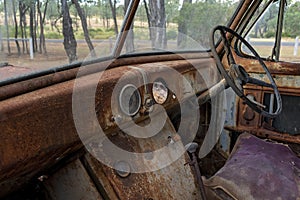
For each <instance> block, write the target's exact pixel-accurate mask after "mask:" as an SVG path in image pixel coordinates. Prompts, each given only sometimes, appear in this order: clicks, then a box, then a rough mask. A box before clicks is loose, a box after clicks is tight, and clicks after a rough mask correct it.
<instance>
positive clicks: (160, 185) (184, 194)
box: [88, 122, 200, 200]
mask: <svg viewBox="0 0 300 200" xmlns="http://www.w3.org/2000/svg"><path fill="white" fill-rule="evenodd" d="M140 125H141V124H140ZM170 136H171V137H172V138H174V139H172V142H170ZM109 140H111V141H112V142H113V143H114V144H115V145H117V146H119V147H120V148H122V149H124V150H126V151H130V152H141V153H142V152H151V151H153V153H152V154H147V155H145V157H144V159H143V160H139V161H137V160H135V159H132V160H131V161H130V162H129V161H128V160H127V161H126V160H119V161H120V162H121V161H122V162H123V163H126V164H127V165H128V166H129V169H130V170H129V172H128V173H119V172H118V171H116V170H115V169H113V168H112V167H108V166H106V165H103V164H101V163H100V162H97V161H95V159H91V158H90V159H88V160H89V164H91V166H93V167H92V168H93V169H94V174H95V175H96V176H97V177H98V178H99V179H102V180H100V182H102V183H103V185H106V186H104V188H106V189H107V190H106V192H107V194H108V196H109V197H111V198H113V197H115V195H116V196H117V197H118V198H119V199H130V200H131V199H200V194H199V190H198V187H197V184H196V183H195V179H194V175H193V171H192V170H191V167H190V166H189V165H186V163H187V162H188V161H189V158H188V156H187V154H186V153H184V154H183V155H182V156H180V157H179V158H178V159H177V160H175V161H174V162H172V163H171V164H170V165H169V166H166V167H162V168H161V169H159V170H155V171H149V172H143V173H135V172H134V169H135V168H136V167H137V166H148V167H149V170H151V169H150V168H151V166H159V165H161V163H156V161H157V159H156V157H159V155H157V154H156V152H155V151H154V150H155V149H159V148H162V147H163V146H165V145H170V149H172V147H171V146H172V145H174V148H177V147H176V145H182V143H181V140H180V137H179V136H178V135H177V133H176V132H175V131H174V129H173V128H172V125H171V124H170V122H167V124H166V125H165V126H164V128H163V129H162V131H160V132H159V133H158V134H157V135H155V136H154V137H152V138H147V139H146V140H145V139H136V138H133V137H129V136H126V135H125V134H124V133H122V132H121V131H118V132H116V133H114V134H113V135H111V136H109ZM101 143H102V145H101V144H98V143H97V140H96V139H93V140H92V141H91V143H90V145H91V146H93V147H94V148H93V155H96V156H97V155H100V154H101V155H102V153H101V152H102V151H103V149H102V148H101V149H99V147H100V146H105V144H104V143H105V140H102V141H101ZM182 148H183V147H181V148H180V149H182ZM174 151H175V153H176V152H178V153H180V151H178V149H174ZM174 155H175V154H174V152H170V153H169V156H170V157H172V156H174ZM108 156H109V155H108ZM111 156H113V155H111ZM107 159H110V158H107ZM120 159H121V158H120ZM124 159H125V158H124ZM166 159H169V158H166ZM93 160H94V161H93ZM91 161H92V162H91ZM117 163H118V162H117ZM145 164H146V165H145ZM112 165H113V163H112ZM97 166H98V167H97ZM99 168H101V169H102V170H101V171H99V170H95V169H99ZM145 170H147V169H145ZM102 172H104V174H105V177H103V174H102ZM107 180H108V181H109V183H107Z"/></svg>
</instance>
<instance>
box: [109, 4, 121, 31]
mask: <svg viewBox="0 0 300 200" xmlns="http://www.w3.org/2000/svg"><path fill="white" fill-rule="evenodd" d="M113 1H114V2H112V0H109V5H110V8H111V13H112V17H113V20H114V27H115V33H116V35H118V33H119V30H118V22H117V12H116V3H117V1H116V0H113Z"/></svg>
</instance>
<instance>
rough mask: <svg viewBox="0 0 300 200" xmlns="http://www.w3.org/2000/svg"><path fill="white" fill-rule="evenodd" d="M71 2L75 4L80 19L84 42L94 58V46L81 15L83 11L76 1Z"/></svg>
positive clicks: (84, 19) (84, 18)
mask: <svg viewBox="0 0 300 200" xmlns="http://www.w3.org/2000/svg"><path fill="white" fill-rule="evenodd" d="M72 2H73V3H74V4H75V7H76V10H77V13H78V15H79V17H80V20H81V25H82V29H83V32H84V38H85V41H86V43H87V45H88V47H89V49H90V53H91V56H92V57H96V53H95V50H94V46H93V44H92V41H91V39H90V35H89V30H88V27H87V22H86V16H85V14H84V13H83V10H82V9H81V7H80V5H79V3H78V0H72Z"/></svg>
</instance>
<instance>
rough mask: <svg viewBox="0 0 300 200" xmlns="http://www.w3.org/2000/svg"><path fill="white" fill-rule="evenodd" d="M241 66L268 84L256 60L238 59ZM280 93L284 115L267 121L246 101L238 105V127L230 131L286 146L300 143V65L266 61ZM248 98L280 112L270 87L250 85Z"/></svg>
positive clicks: (247, 89) (247, 92)
mask: <svg viewBox="0 0 300 200" xmlns="http://www.w3.org/2000/svg"><path fill="white" fill-rule="evenodd" d="M236 59H237V62H238V63H240V64H241V65H243V66H244V67H245V69H246V70H247V71H248V72H249V73H250V74H251V76H252V77H256V78H260V79H263V80H267V77H266V76H265V75H264V74H262V68H261V67H258V66H259V65H258V63H257V61H255V60H252V59H248V60H247V59H245V58H241V57H236ZM265 63H266V65H267V66H268V68H269V70H270V72H271V74H272V76H273V78H274V80H275V82H276V84H277V86H278V89H279V91H280V94H281V97H282V101H283V108H282V112H281V114H280V115H279V116H278V117H276V118H274V119H267V118H264V117H263V116H261V115H259V114H257V113H255V112H254V111H253V110H252V109H251V108H249V107H248V106H247V105H245V103H244V102H243V101H242V100H239V101H238V110H237V122H236V123H237V124H236V126H235V127H227V128H228V129H229V130H232V131H237V132H244V131H247V132H250V133H252V134H255V135H258V136H261V137H264V138H270V139H274V140H278V141H282V142H290V143H296V144H299V143H300V137H299V136H300V130H299V124H300V123H299V118H298V117H297V116H298V114H299V97H300V96H299V94H300V85H299V80H300V66H299V63H287V62H271V61H265ZM245 93H246V94H247V95H252V96H253V97H254V98H255V99H256V100H258V101H259V102H262V103H263V104H264V105H267V109H272V110H274V109H276V107H275V102H274V101H275V100H274V98H273V97H274V96H272V94H271V90H270V89H269V88H266V87H260V86H252V85H249V86H247V87H246V88H245Z"/></svg>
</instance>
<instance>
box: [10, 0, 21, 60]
mask: <svg viewBox="0 0 300 200" xmlns="http://www.w3.org/2000/svg"><path fill="white" fill-rule="evenodd" d="M12 10H13V18H14V23H15V42H16V46H17V49H18V55H19V56H21V48H20V44H19V41H18V40H17V39H18V21H17V13H16V8H15V1H14V0H13V1H12Z"/></svg>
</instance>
